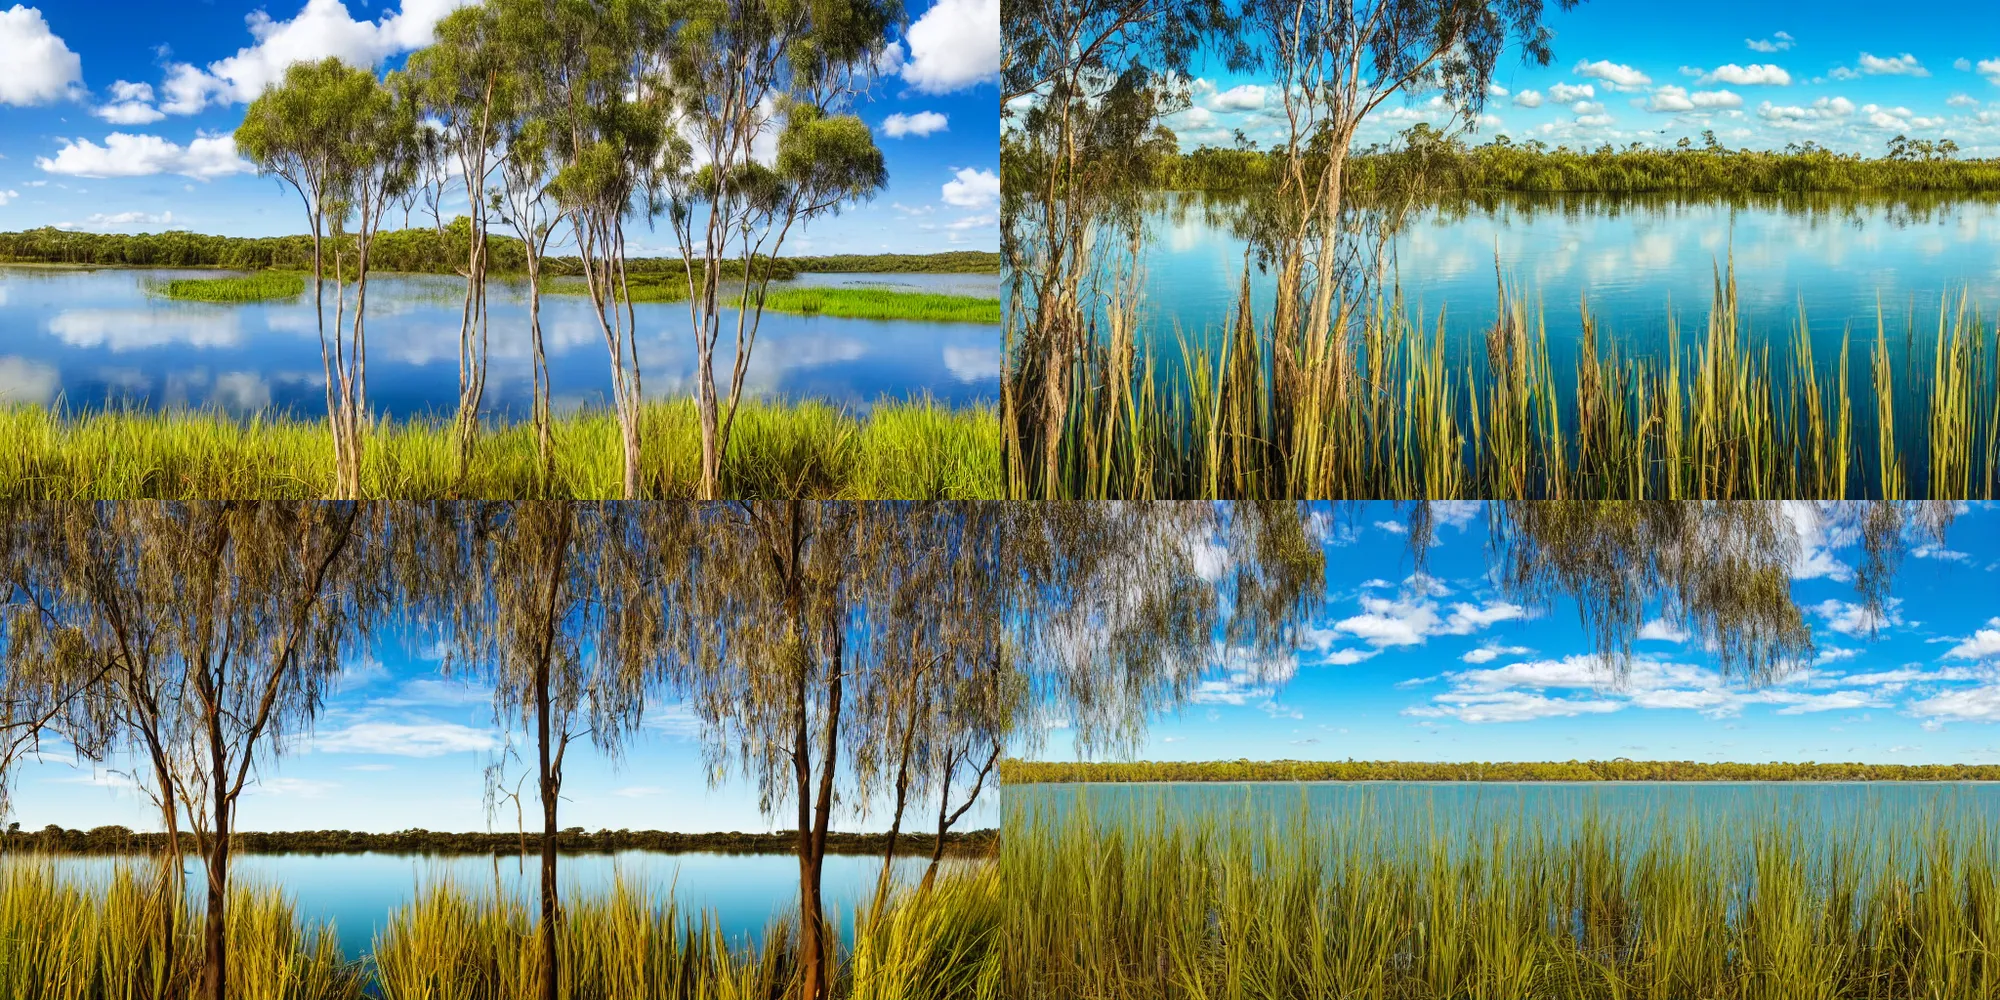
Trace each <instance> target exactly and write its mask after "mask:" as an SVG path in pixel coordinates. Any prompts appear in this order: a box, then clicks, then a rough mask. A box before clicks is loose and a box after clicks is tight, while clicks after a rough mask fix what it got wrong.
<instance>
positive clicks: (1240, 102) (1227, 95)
mask: <svg viewBox="0 0 2000 1000" xmlns="http://www.w3.org/2000/svg"><path fill="white" fill-rule="evenodd" d="M1264 99H1265V92H1264V88H1263V87H1260V86H1258V85H1256V84H1254V83H1244V84H1238V85H1237V86H1234V87H1231V88H1229V89H1228V90H1225V91H1223V92H1221V93H1219V94H1216V95H1215V96H1214V97H1211V98H1209V99H1208V106H1209V107H1210V108H1212V109H1214V110H1216V111H1255V110H1257V109H1258V108H1261V107H1263V106H1264Z"/></svg>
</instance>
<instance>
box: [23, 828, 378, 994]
mask: <svg viewBox="0 0 2000 1000" xmlns="http://www.w3.org/2000/svg"><path fill="white" fill-rule="evenodd" d="M168 898H169V897H168V896H167V895H166V894H165V893H163V892H162V883H161V880H160V879H159V877H158V875H157V873H156V872H155V871H154V870H152V868H151V867H150V866H136V865H120V866H118V867H116V868H114V869H113V870H112V872H111V873H110V875H109V876H108V877H107V878H102V879H94V880H78V879H73V878H69V877H66V876H65V875H63V874H62V873H61V871H60V870H59V863H58V862H57V861H56V860H54V859H52V858H48V857H41V858H31V859H20V858H15V859H11V860H9V861H7V862H6V863H5V864H0V996H5V997H8V998H10V1000H150V998H179V997H186V996H192V995H193V994H194V992H195V988H196V986H197V984H198V983H199V982H200V972H201V969H200V966H201V960H202V941H201V911H200V909H199V908H198V907H193V906H182V907H171V906H169V905H167V900H168ZM162 927H170V928H171V933H172V935H173V940H174V942H175V948H174V957H173V960H172V961H171V963H169V962H168V961H167V960H166V956H165V951H164V949H163V948H162V947H161V943H162V935H161V934H160V930H161V928H162ZM227 933H228V935H229V941H230V950H229V963H230V981H231V983H232V987H233V988H232V996H233V997H234V998H236V1000H360V997H362V996H363V995H364V992H363V991H364V989H365V983H366V977H365V970H364V969H363V968H362V967H361V966H360V965H359V964H357V963H353V962H349V961H348V960H347V959H346V958H344V957H343V956H342V955H341V952H340V947H339V945H338V943H337V942H336V941H335V939H334V936H333V933H332V931H331V928H326V927H320V926H318V925H316V924H312V923H309V922H304V921H301V920H299V919H298V917H297V915H296V912H295V911H294V909H293V906H292V903H291V902H290V901H289V900H288V899H286V898H285V896H284V895H283V894H282V893H280V892H278V891H277V890H275V889H272V888H269V887H257V886H247V885H246V886H239V887H237V888H236V889H235V891H234V893H233V895H232V899H231V901H230V904H229V926H228V931H227Z"/></svg>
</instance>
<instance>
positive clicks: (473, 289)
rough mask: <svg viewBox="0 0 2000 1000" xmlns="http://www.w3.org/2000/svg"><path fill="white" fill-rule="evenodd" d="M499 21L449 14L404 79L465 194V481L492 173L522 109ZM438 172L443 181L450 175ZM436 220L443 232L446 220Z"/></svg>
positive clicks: (461, 345)
mask: <svg viewBox="0 0 2000 1000" xmlns="http://www.w3.org/2000/svg"><path fill="white" fill-rule="evenodd" d="M500 16H501V15H500V13H499V11H498V10H497V9H496V8H493V7H488V6H485V5H475V6H471V7H463V8H460V9H459V10H457V11H454V12H452V13H451V14H449V15H446V17H445V19H444V20H442V21H440V22H438V26H437V40H436V41H435V42H433V43H432V44H431V45H429V46H428V47H426V48H422V49H419V50H417V51H416V52H414V53H412V54H411V55H410V60H409V64H408V66H407V67H406V72H407V77H406V78H405V79H406V82H407V83H408V85H409V86H410V89H411V91H412V92H413V94H414V95H415V99H416V102H417V103H418V105H419V107H421V108H422V109H423V111H424V112H425V113H426V114H428V115H429V116H430V118H431V120H432V121H434V122H435V123H436V132H435V136H436V140H437V144H438V146H440V147H441V151H443V152H445V153H448V155H449V156H450V157H451V159H452V160H453V161H454V165H455V166H456V168H457V171H456V172H457V173H458V176H459V177H460V179H461V183H462V184H463V186H464V190H465V202H466V222H467V246H466V261H465V269H464V270H463V271H462V272H460V273H461V274H463V275H464V277H465V303H464V305H463V306H462V307H461V309H460V313H459V326H458V413H457V417H456V419H455V420H454V423H453V428H454V431H455V438H456V440H457V444H458V475H459V479H460V481H461V482H463V480H464V478H465V475H466V473H467V470H468V469H469V467H470V466H471V463H472V453H473V447H474V441H475V438H476V435H477V433H478V429H479V408H480V403H481V400H482V399H483V397H484V395H485V392H486V359H487V342H488V326H487V312H486V271H487V266H488V256H487V254H488V247H487V233H488V231H489V229H490V227H491V225H492V212H493V206H492V205H490V204H489V202H488V198H487V194H488V191H489V190H490V185H491V184H492V180H493V173H494V171H495V170H497V169H500V167H501V166H502V164H504V163H505V161H506V156H507V150H506V149H505V148H504V147H502V146H501V145H500V138H501V130H502V128H503V126H504V123H506V122H508V121H510V120H512V118H513V116H514V115H515V114H516V105H517V103H518V99H517V90H518V81H517V80H516V78H515V77H514V75H513V74H511V73H509V72H507V63H506V53H505V52H504V50H503V41H502V38H501V35H500V23H499V22H500ZM437 173H438V174H439V175H440V178H442V174H443V173H445V171H442V170H439V171H437ZM441 189H442V185H440V193H441ZM438 214H439V213H437V212H436V211H435V210H434V211H433V215H434V216H437V215H438ZM437 221H438V224H439V226H440V232H442V225H443V222H442V218H441V216H440V217H439V218H438V219H437Z"/></svg>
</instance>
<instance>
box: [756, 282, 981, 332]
mask: <svg viewBox="0 0 2000 1000" xmlns="http://www.w3.org/2000/svg"><path fill="white" fill-rule="evenodd" d="M764 308H765V309H766V310H768V311H770V312H781V313H795V314H797V315H801V316H844V317H849V318H853V319H908V320H921V321H923V322H927V323H994V324H997V323H999V322H1000V300H999V299H976V298H972V297H971V296H966V295H938V294H934V293H930V292H900V291H893V290H890V289H885V288H783V289H778V290H775V291H773V292H771V294H770V297H769V298H767V299H765V300H764Z"/></svg>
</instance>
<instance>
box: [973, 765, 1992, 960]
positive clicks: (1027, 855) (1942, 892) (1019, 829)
mask: <svg viewBox="0 0 2000 1000" xmlns="http://www.w3.org/2000/svg"><path fill="white" fill-rule="evenodd" d="M1166 808H1167V807H1166V806H1165V805H1164V804H1162V805H1160V806H1159V807H1158V811H1156V812H1154V813H1150V814H1149V813H1145V812H1144V810H1143V809H1142V808H1139V807H1135V808H1134V813H1135V814H1134V815H1121V814H1119V813H1117V812H1116V811H1115V810H1114V811H1111V812H1110V813H1109V814H1108V815H1102V816H1094V815H1093V814H1092V811H1091V809H1089V808H1086V806H1085V804H1084V803H1082V802H1081V801H1079V802H1078V803H1077V804H1076V805H1075V806H1074V807H1071V808H1068V809H1063V810H1046V809H1041V808H1026V807H1009V808H1008V814H1007V816H1006V818H1005V821H1004V825H1003V828H1002V829H1003V833H1002V855H1001V878H1002V880H1003V882H1004V885H1005V891H1006V895H1007V911H1008V921H1007V929H1006V934H1005V937H1004V939H1003V940H1004V943H1003V946H1002V950H1003V952H1004V953H1005V954H1006V955H1007V962H1006V965H1005V969H1006V975H1007V981H1006V983H1005V984H1004V987H1003V991H1004V992H1005V993H1006V994H1007V995H1009V996H1015V997H1034V998H1036V1000H1196V998H1199V1000H1252V998H1255V1000H1264V998H1287V1000H1291V998H1296V1000H1308V998H1313V1000H1317V998H1349V997H1353V998H1369V1000H1447V998H1448V1000H1694V998H1705V1000H1793V998H1804V997H1810V998H1815V1000H1863V998H1867V1000H1890V998H1901V1000H1907V998H1916V997H1924V998H1939V1000H1942V998H1946V997H1950V998H1954V1000H1979V998H1987V1000H1990V998H1993V997H2000V964H1996V963H1995V961H1994V959H1993V956H1994V948H1993V944H1994V942H1995V941H2000V859H1996V851H1995V848H1996V841H1995V840H1994V838H1993V836H1992V828H1991V826H1990V822H1991V821H1990V820H1988V819H1985V818H1983V817H1971V816H1960V817H1958V818H1957V819H1956V820H1955V821H1946V822H1942V823H1925V822H1923V821H1921V820H1914V819H1913V820H1912V821H1911V822H1909V823H1904V824H1896V823H1884V824H1879V825H1880V826H1881V828H1880V829H1873V830H1867V831H1851V832H1850V834H1851V835H1834V834H1832V833H1830V832H1829V831H1826V830H1817V829H1808V828H1805V827H1803V826H1798V825H1789V826H1788V825H1780V824H1779V823H1777V822H1775V821H1766V822H1762V823H1752V824H1749V825H1748V826H1745V825H1743V824H1741V823H1739V824H1737V825H1735V826H1724V825H1723V824H1721V823H1717V822H1713V821H1704V820H1701V819H1699V818H1684V819H1679V820H1665V819H1657V818H1656V819H1653V820H1651V821H1647V820H1645V819H1628V820H1625V821H1609V820H1606V819H1604V818H1603V817H1592V816H1583V817H1572V818H1569V819H1568V820H1566V821H1565V820H1558V819H1554V818H1547V817H1544V818H1527V817H1523V818H1521V819H1519V820H1515V821H1506V822H1500V823H1496V824H1495V825H1494V826H1492V827H1491V828H1484V827H1482V828H1477V829H1469V830H1460V831H1457V832H1446V831H1445V829H1444V828H1441V827H1436V826H1428V825H1426V826H1419V827H1416V828H1404V829H1401V830H1399V831H1396V832H1390V831H1389V830H1387V829H1385V827H1384V825H1383V824H1381V823H1380V822H1378V821H1377V820H1376V818H1374V817H1371V816H1367V815H1359V814H1348V815H1341V816H1329V815H1326V814H1310V813H1308V812H1307V810H1306V809H1305V808H1304V807H1303V805H1302V806H1301V807H1300V808H1299V809H1297V810H1294V811H1292V812H1291V813H1290V814H1289V815H1287V814H1286V812H1285V811H1283V810H1280V811H1277V812H1262V813H1257V814H1255V815H1257V816H1258V817H1259V818H1258V819H1257V820H1255V821H1246V820H1245V819H1244V817H1243V816H1241V815H1235V814H1232V816H1230V817H1227V818H1224V817H1218V816H1216V815H1214V814H1208V815H1204V816H1201V817H1199V818H1192V817H1191V818H1185V819H1171V820H1170V819H1168V816H1167V813H1166V812H1165V809H1166Z"/></svg>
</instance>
